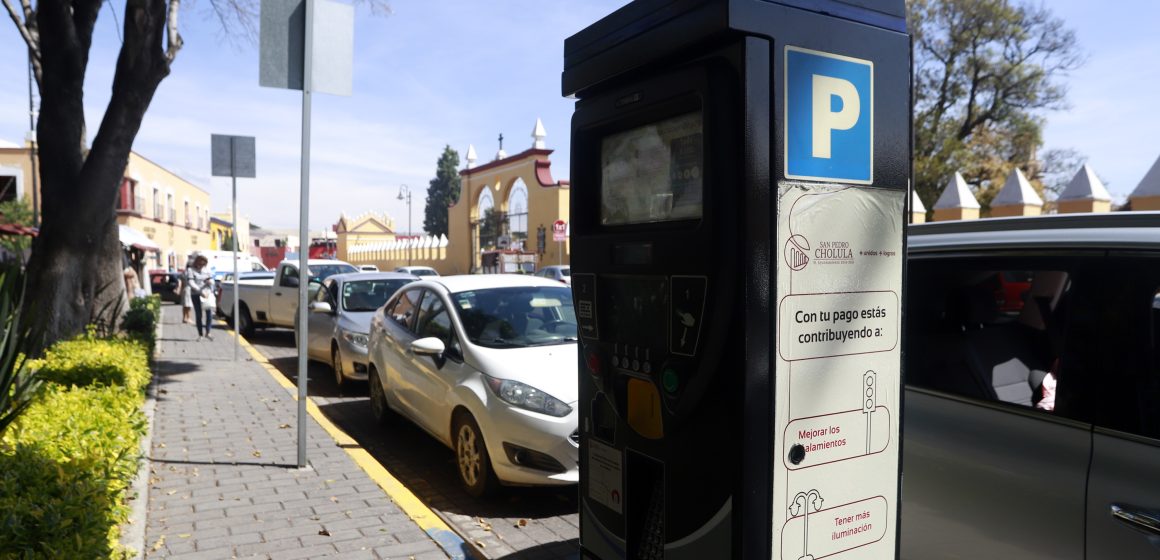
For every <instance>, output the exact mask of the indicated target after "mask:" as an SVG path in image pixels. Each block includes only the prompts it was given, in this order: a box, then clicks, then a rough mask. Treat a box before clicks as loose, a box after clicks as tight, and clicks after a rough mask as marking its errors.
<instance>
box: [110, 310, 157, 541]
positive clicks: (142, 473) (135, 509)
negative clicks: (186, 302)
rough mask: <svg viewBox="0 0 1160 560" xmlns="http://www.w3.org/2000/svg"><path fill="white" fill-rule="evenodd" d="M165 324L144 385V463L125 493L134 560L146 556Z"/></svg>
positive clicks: (125, 536) (125, 534)
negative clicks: (151, 455)
mask: <svg viewBox="0 0 1160 560" xmlns="http://www.w3.org/2000/svg"><path fill="white" fill-rule="evenodd" d="M162 324H163V322H162V321H161V319H158V320H157V329H156V336H157V344H156V345H155V346H154V347H153V355H152V356H150V359H151V360H152V362H153V363H151V364H150V372H149V373H150V374H151V375H150V379H149V386H148V387H146V388H145V402H144V403H143V404H142V405H141V412H143V413H144V414H145V434H144V435H143V436H141V442H140V452H141V458H140V459H139V462H140V464H141V466H140V467H139V468H138V469H137V476H136V477H135V478H134V479H133V484H132V485H130V486H129V492H128V493H127V494H126V496H127V497H128V499H129V500H130V504H131V505H130V508H129V518H128V520H126V521H125V523H123V524H121V539H120V542H121V546H122V547H124V548H125V549H126V550H127V551H129V552H131V553H132V556H131V557H130V558H132V559H133V560H141V559H143V558H144V557H145V526H146V525H147V524H148V523H149V478H150V472H151V470H152V467H153V461H152V460H150V459H149V453H150V451H151V450H152V448H153V414H154V412H155V411H156V408H157V380H158V376H157V372H155V371H152V370H153V366H155V364H156V363H157V356H158V353H159V352H160V348H161V337H162Z"/></svg>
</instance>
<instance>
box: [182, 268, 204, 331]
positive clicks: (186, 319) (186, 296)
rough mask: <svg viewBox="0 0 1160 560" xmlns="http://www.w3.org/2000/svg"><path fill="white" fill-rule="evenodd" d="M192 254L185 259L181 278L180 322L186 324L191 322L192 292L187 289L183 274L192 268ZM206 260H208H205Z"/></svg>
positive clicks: (187, 285) (187, 283)
mask: <svg viewBox="0 0 1160 560" xmlns="http://www.w3.org/2000/svg"><path fill="white" fill-rule="evenodd" d="M193 259H194V256H193V255H190V257H189V259H188V260H186V261H185V270H183V271H182V275H181V276H180V278H181V322H182V323H185V324H187V325H192V324H193V315H192V314H193V293H192V292H191V291H190V289H189V282H186V280H185V275H186V274H188V273H189V271H190V270H191V269H192V268H193ZM207 262H208V261H207Z"/></svg>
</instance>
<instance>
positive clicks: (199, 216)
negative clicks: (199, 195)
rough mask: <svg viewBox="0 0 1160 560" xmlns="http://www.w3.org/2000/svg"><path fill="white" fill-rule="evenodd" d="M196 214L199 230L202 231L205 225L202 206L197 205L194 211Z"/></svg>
mask: <svg viewBox="0 0 1160 560" xmlns="http://www.w3.org/2000/svg"><path fill="white" fill-rule="evenodd" d="M194 213H195V214H197V230H198V231H201V230H202V225H203V224H202V216H201V204H198V205H197V207H196V208H195V209H194Z"/></svg>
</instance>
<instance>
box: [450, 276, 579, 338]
mask: <svg viewBox="0 0 1160 560" xmlns="http://www.w3.org/2000/svg"><path fill="white" fill-rule="evenodd" d="M451 301H453V302H455V306H456V307H457V308H458V309H459V318H460V319H461V320H462V321H463V330H464V331H465V332H466V334H467V338H468V339H469V340H471V342H472V343H474V344H478V345H479V346H486V347H488V348H523V347H527V346H542V345H548V344H565V343H570V342H575V341H576V313H575V311H574V310H573V308H572V290H570V289H568V288H565V287H560V288H557V287H555V286H524V287H513V288H491V289H486V290H474V291H470V292H459V293H455V294H451Z"/></svg>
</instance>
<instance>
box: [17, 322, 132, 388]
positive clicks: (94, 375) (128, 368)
mask: <svg viewBox="0 0 1160 560" xmlns="http://www.w3.org/2000/svg"><path fill="white" fill-rule="evenodd" d="M31 367H32V368H33V369H37V370H39V373H38V375H40V377H41V379H43V380H45V381H47V382H50V383H57V384H60V385H66V386H75V387H88V386H104V387H108V386H114V385H118V386H121V387H125V388H127V389H129V390H130V391H133V392H137V393H140V392H143V391H144V390H145V386H146V385H148V384H149V353H148V351H147V350H146V347H145V346H144V345H143V343H142V342H139V341H135V340H131V339H102V338H96V337H93V336H89V335H86V336H81V337H80V338H76V339H73V340H65V341H61V342H58V343H56V344H54V345H53V346H52V347H51V348H49V349H48V351H47V352H45V354H44V357H43V358H41V359H39V360H36V361H35V362H34V363H33V364H31Z"/></svg>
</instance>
